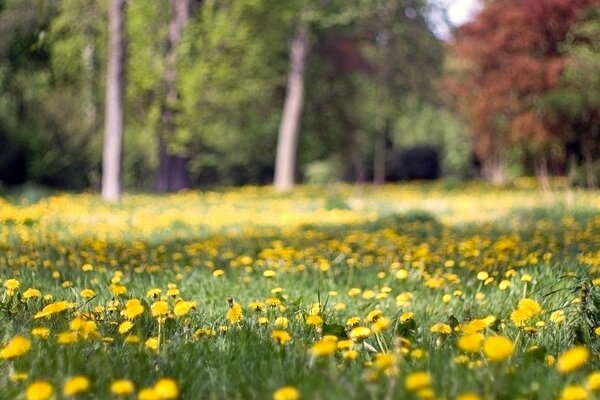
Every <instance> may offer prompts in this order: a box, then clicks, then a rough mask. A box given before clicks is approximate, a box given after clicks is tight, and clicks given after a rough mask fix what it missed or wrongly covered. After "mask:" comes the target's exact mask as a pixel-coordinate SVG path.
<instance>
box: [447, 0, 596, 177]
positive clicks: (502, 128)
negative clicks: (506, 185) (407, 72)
mask: <svg viewBox="0 0 600 400" xmlns="http://www.w3.org/2000/svg"><path fill="white" fill-rule="evenodd" d="M597 3H598V1H597V0H574V1H564V0H498V1H493V2H489V3H486V6H485V7H484V9H483V10H482V11H481V12H480V14H478V15H477V16H476V17H475V19H474V20H473V21H472V22H470V23H468V24H466V25H464V26H462V27H460V28H459V29H458V30H457V31H456V32H455V36H454V43H453V45H452V52H453V56H454V67H455V72H456V75H455V76H454V77H453V78H451V79H450V81H449V88H450V89H451V90H452V91H453V93H454V94H455V95H456V96H457V98H458V103H459V110H460V111H461V113H462V115H463V116H464V118H465V120H466V122H467V123H468V124H469V126H470V128H471V133H472V142H473V150H474V152H475V154H476V155H477V156H478V157H479V159H480V160H481V162H482V173H483V175H484V176H485V177H486V178H488V179H490V180H492V181H493V182H496V183H501V182H503V181H504V178H505V175H504V166H505V159H506V156H507V151H509V149H511V148H515V146H519V147H520V148H522V149H524V150H525V151H526V152H528V153H531V154H535V155H536V159H537V169H538V171H539V172H541V171H543V170H544V169H545V168H546V164H547V160H548V158H553V157H557V155H560V151H561V143H563V142H564V137H563V136H562V133H563V132H562V131H561V130H560V129H555V126H556V125H554V124H552V123H551V120H552V115H551V113H549V111H548V109H546V108H544V107H543V105H542V102H541V97H542V96H543V95H544V94H546V93H548V92H549V91H552V90H554V89H555V88H556V87H557V86H558V84H559V79H560V75H561V72H562V71H563V70H564V68H565V63H566V58H565V57H564V55H563V54H562V52H561V50H560V44H561V43H562V42H563V41H564V40H565V39H566V37H567V34H568V32H569V30H570V29H571V27H572V26H573V24H574V23H576V22H577V20H578V17H579V15H580V11H581V10H582V9H584V8H586V7H587V6H589V5H592V4H597ZM557 153H558V154H557Z"/></svg>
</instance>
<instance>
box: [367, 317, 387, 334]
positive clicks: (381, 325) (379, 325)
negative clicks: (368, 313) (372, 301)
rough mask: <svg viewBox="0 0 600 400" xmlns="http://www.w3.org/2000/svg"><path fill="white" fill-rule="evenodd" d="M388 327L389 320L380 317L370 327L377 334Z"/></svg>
mask: <svg viewBox="0 0 600 400" xmlns="http://www.w3.org/2000/svg"><path fill="white" fill-rule="evenodd" d="M388 326H390V319H389V318H387V317H380V318H379V319H378V320H377V321H375V323H374V324H373V325H372V326H371V328H372V329H373V332H375V333H379V332H383V331H384V330H386V329H387V328H388Z"/></svg>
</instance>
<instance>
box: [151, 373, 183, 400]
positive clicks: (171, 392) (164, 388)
mask: <svg viewBox="0 0 600 400" xmlns="http://www.w3.org/2000/svg"><path fill="white" fill-rule="evenodd" d="M153 389H154V392H155V393H156V394H157V395H158V398H159V399H161V400H173V399H176V398H177V397H178V396H179V387H178V386H177V382H175V381H174V380H173V379H170V378H162V379H159V380H158V381H157V382H156V383H155V384H154V388H153Z"/></svg>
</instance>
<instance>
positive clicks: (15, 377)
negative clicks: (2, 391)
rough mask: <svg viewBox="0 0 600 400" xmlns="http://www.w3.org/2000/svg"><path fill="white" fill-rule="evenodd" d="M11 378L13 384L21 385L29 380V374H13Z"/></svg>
mask: <svg viewBox="0 0 600 400" xmlns="http://www.w3.org/2000/svg"><path fill="white" fill-rule="evenodd" d="M9 378H10V380H11V382H14V383H19V382H23V381H24V380H26V379H27V378H29V374H28V373H27V372H11V373H10V377H9Z"/></svg>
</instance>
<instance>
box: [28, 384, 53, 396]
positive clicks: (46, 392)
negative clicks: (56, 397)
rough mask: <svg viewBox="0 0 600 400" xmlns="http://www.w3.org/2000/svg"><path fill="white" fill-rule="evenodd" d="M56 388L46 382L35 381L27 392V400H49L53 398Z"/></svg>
mask: <svg viewBox="0 0 600 400" xmlns="http://www.w3.org/2000/svg"><path fill="white" fill-rule="evenodd" d="M53 392H54V388H53V387H52V385H51V384H50V383H48V382H46V381H35V382H33V383H31V384H30V385H29V386H28V387H27V390H26V391H25V397H26V398H27V400H48V399H49V398H50V397H52V393H53Z"/></svg>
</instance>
